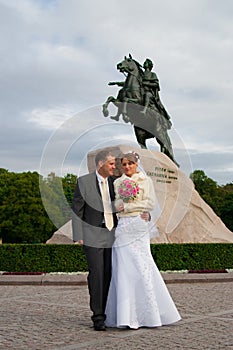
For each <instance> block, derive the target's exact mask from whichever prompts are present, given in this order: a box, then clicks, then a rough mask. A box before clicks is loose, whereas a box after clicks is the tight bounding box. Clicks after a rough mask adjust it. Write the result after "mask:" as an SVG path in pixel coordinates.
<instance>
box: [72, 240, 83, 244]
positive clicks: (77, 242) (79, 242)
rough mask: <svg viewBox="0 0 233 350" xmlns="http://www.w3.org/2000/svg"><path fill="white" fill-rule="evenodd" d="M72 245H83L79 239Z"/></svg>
mask: <svg viewBox="0 0 233 350" xmlns="http://www.w3.org/2000/svg"><path fill="white" fill-rule="evenodd" d="M74 244H81V245H83V240H82V239H80V240H78V241H75V242H74Z"/></svg>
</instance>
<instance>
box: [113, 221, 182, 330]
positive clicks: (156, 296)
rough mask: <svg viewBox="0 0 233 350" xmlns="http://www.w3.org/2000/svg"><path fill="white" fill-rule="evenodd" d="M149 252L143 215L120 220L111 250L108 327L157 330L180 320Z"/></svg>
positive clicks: (148, 239)
mask: <svg viewBox="0 0 233 350" xmlns="http://www.w3.org/2000/svg"><path fill="white" fill-rule="evenodd" d="M180 319H181V317H180V314H179V312H178V311H177V309H176V306H175V304H174V302H173V300H172V298H171V296H170V294H169V292H168V289H167V287H166V285H165V283H164V281H163V279H162V276H161V274H160V272H159V270H158V268H157V266H156V265H155V263H154V260H153V257H152V255H151V252H150V238H149V233H148V223H147V222H145V221H144V220H143V219H141V217H140V215H138V216H131V217H121V218H120V219H119V223H118V226H117V229H116V240H115V243H114V246H113V249H112V280H111V284H110V289H109V294H108V300H107V306H106V326H108V327H120V328H123V327H127V326H128V327H130V328H133V329H137V328H139V327H158V326H162V325H168V324H171V323H174V322H176V321H178V320H180Z"/></svg>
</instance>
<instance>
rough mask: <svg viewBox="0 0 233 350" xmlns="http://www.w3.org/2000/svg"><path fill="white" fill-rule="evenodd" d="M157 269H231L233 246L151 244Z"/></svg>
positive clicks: (213, 244)
mask: <svg viewBox="0 0 233 350" xmlns="http://www.w3.org/2000/svg"><path fill="white" fill-rule="evenodd" d="M151 252H152V255H153V257H154V260H155V261H156V264H157V266H158V268H159V269H160V270H162V271H166V270H205V269H209V270H212V269H227V268H229V269H230V268H232V267H233V244H231V243H226V244H225V243H220V244H218V243H204V244H201V243H195V244H194V243H193V244H188V243H186V244H151Z"/></svg>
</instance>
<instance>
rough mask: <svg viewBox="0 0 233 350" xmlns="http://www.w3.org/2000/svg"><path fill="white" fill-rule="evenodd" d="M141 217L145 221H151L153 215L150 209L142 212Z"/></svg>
mask: <svg viewBox="0 0 233 350" xmlns="http://www.w3.org/2000/svg"><path fill="white" fill-rule="evenodd" d="M141 218H142V219H143V220H145V221H150V220H151V216H150V213H149V212H148V211H144V212H143V213H142V214H141Z"/></svg>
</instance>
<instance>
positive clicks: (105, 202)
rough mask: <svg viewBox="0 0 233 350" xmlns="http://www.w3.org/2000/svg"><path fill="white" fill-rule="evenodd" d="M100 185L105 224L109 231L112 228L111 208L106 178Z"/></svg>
mask: <svg viewBox="0 0 233 350" xmlns="http://www.w3.org/2000/svg"><path fill="white" fill-rule="evenodd" d="M101 185H102V199H103V206H104V220H105V226H106V227H107V229H108V230H109V231H111V229H112V228H113V217H112V208H111V204H110V201H109V195H108V189H107V183H106V180H104V181H102V182H101Z"/></svg>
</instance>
